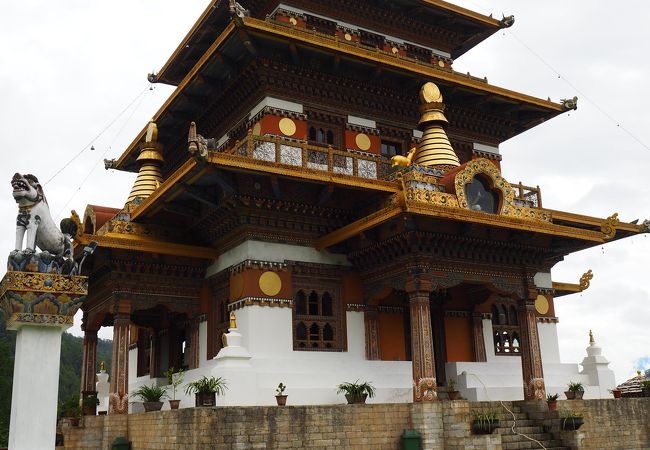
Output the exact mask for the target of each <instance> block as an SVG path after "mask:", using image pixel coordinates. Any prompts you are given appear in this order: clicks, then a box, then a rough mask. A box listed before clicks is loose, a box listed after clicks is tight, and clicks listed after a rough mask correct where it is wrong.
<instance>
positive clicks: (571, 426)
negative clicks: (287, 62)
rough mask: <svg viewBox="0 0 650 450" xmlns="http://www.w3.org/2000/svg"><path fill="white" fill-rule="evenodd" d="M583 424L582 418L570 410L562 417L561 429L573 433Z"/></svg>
mask: <svg viewBox="0 0 650 450" xmlns="http://www.w3.org/2000/svg"><path fill="white" fill-rule="evenodd" d="M584 423H585V421H584V419H583V417H582V416H580V415H579V414H578V413H576V412H575V411H572V410H567V411H565V412H564V414H563V417H562V429H563V430H569V431H575V430H577V429H578V428H580V427H581V426H582V425H583V424H584Z"/></svg>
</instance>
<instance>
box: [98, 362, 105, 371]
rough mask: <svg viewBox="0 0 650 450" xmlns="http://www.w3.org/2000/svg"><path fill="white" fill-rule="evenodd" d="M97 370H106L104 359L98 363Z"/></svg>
mask: <svg viewBox="0 0 650 450" xmlns="http://www.w3.org/2000/svg"><path fill="white" fill-rule="evenodd" d="M99 371H100V372H106V363H105V362H104V361H102V362H100V363H99Z"/></svg>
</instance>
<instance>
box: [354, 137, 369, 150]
mask: <svg viewBox="0 0 650 450" xmlns="http://www.w3.org/2000/svg"><path fill="white" fill-rule="evenodd" d="M354 141H355V142H356V144H357V147H359V150H363V151H364V152H365V151H366V150H370V145H371V144H370V138H369V137H368V135H367V134H365V133H359V134H357V137H356V138H355V139H354Z"/></svg>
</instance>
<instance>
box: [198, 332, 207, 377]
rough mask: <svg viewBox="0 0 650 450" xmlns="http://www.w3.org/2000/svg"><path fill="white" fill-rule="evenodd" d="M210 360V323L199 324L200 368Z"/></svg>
mask: <svg viewBox="0 0 650 450" xmlns="http://www.w3.org/2000/svg"><path fill="white" fill-rule="evenodd" d="M207 360H208V322H207V321H206V320H204V321H203V322H201V323H199V367H201V366H204V365H205V363H206V361H207Z"/></svg>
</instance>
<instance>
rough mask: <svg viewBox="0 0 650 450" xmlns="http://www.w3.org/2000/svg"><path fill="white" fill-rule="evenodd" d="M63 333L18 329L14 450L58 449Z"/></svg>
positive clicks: (11, 441)
mask: <svg viewBox="0 0 650 450" xmlns="http://www.w3.org/2000/svg"><path fill="white" fill-rule="evenodd" d="M66 328H67V327H66ZM63 330H64V328H63V327H58V326H55V327H45V326H29V325H25V326H21V327H19V328H18V332H17V334H16V356H15V360H14V384H13V389H12V393H11V395H12V397H11V422H10V426H9V448H10V449H11V450H32V449H48V448H54V441H55V439H56V409H57V399H58V395H59V363H60V356H61V334H62V333H63Z"/></svg>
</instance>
